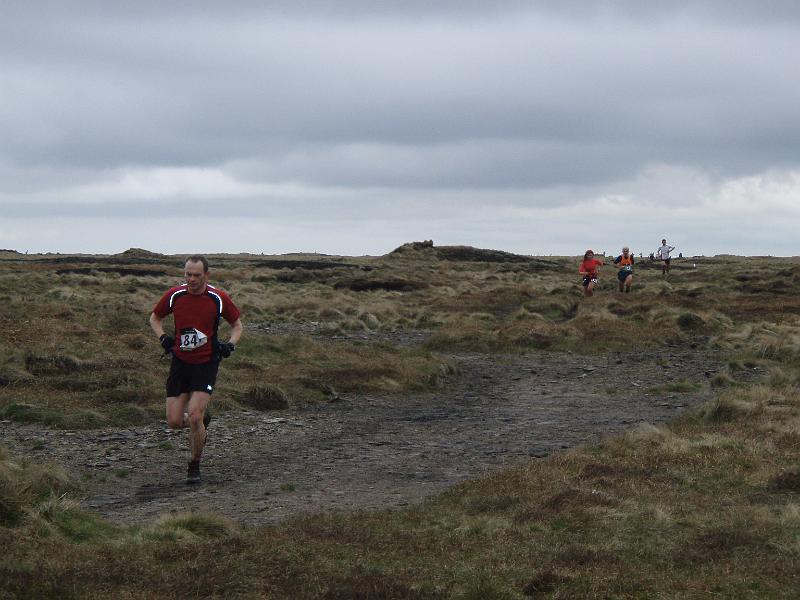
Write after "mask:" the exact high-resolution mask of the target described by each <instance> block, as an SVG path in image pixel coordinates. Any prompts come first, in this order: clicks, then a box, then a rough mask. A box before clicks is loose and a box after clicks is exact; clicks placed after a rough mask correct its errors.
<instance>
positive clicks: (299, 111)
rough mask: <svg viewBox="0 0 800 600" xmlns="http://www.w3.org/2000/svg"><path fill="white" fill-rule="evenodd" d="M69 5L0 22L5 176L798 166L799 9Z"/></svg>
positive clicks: (388, 175)
mask: <svg viewBox="0 0 800 600" xmlns="http://www.w3.org/2000/svg"><path fill="white" fill-rule="evenodd" d="M66 6H67V5H66V4H64V3H56V2H53V3H42V4H36V3H33V4H30V3H25V4H23V3H12V5H11V8H10V9H9V14H8V16H9V18H8V19H5V20H4V21H3V24H0V33H2V35H0V57H2V58H0V69H1V71H0V72H2V75H1V76H0V136H1V137H2V139H3V140H4V144H3V147H2V149H0V159H3V160H4V162H5V163H6V164H8V165H16V166H17V167H19V168H25V169H27V170H28V171H30V170H36V169H43V168H46V169H55V168H56V167H58V166H63V167H64V168H65V169H67V172H68V173H74V172H86V171H89V170H91V169H99V170H108V169H116V168H125V167H127V166H148V165H152V166H163V165H175V166H182V165H187V166H188V165H190V166H225V165H230V168H231V169H232V172H233V173H234V174H236V175H238V176H240V177H243V178H245V179H247V180H255V181H296V182H300V183H305V184H309V185H334V186H351V187H360V186H390V187H411V188H415V187H425V188H427V187H437V186H438V187H442V188H459V187H479V188H480V187H484V188H489V187H525V186H529V187H537V186H543V187H548V186H556V185H581V184H583V185H593V184H598V183H601V182H615V181H619V180H621V179H625V178H631V177H635V175H636V174H637V173H638V172H639V171H640V170H641V169H642V168H643V167H645V166H646V165H648V164H652V163H669V164H678V165H693V166H696V167H698V168H703V169H707V170H709V171H711V172H713V173H716V174H718V175H719V176H725V175H731V176H736V175H740V174H748V173H753V172H758V171H759V170H762V169H764V168H767V167H775V166H778V167H788V166H796V165H797V164H798V157H800V147H799V146H800V142H798V140H800V119H798V118H797V116H798V115H797V106H798V104H799V103H798V101H800V83H798V82H799V81H800V80H799V79H798V78H797V77H794V76H793V75H794V70H795V69H794V57H795V56H797V55H798V54H800V36H797V34H796V31H795V29H794V27H795V25H794V23H795V20H796V18H797V14H798V13H800V8H796V7H795V3H789V2H772V3H766V4H765V3H747V2H724V3H723V2H705V3H693V2H692V3H690V2H682V3H678V4H675V3H671V4H670V8H666V9H665V8H654V4H653V3H641V2H607V3H587V2H577V1H574V2H562V3H544V2H543V3H534V4H533V5H531V4H529V3H524V2H507V3H492V4H491V7H488V6H489V3H479V2H442V3H428V2H421V1H420V2H409V3H392V2H369V3H367V2H336V3H334V2H306V3H290V2H277V3H269V4H268V5H266V8H265V7H264V6H265V5H263V4H262V3H257V2H243V3H233V4H232V5H230V6H229V5H223V4H220V3H211V2H206V3H158V4H156V3H155V2H138V3H135V4H128V5H126V6H125V7H123V6H122V5H118V4H116V3H115V4H109V3H100V2H87V3H81V4H80V5H78V6H80V7H82V9H81V8H75V5H72V4H70V6H69V8H67V7H66ZM399 6H402V9H400V8H398V7H399ZM37 8H38V10H35V9H37ZM43 9H46V10H43ZM248 165H249V167H248ZM69 177H70V176H69V175H66V176H65V181H69ZM0 185H2V186H3V188H4V189H6V190H8V189H9V187H8V186H11V185H12V184H0ZM18 187H20V186H19V185H18Z"/></svg>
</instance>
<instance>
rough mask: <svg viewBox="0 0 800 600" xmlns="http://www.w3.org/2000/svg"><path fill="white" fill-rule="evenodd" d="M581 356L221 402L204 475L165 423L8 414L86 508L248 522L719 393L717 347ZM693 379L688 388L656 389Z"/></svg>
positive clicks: (428, 482)
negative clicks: (309, 397) (96, 426)
mask: <svg viewBox="0 0 800 600" xmlns="http://www.w3.org/2000/svg"><path fill="white" fill-rule="evenodd" d="M659 357H660V358H667V359H668V364H669V367H668V368H665V367H662V366H656V365H655V364H654V363H653V361H652V357H651V356H644V355H634V354H616V353H615V354H610V355H608V356H603V357H578V356H574V355H571V354H563V353H559V354H556V353H546V352H536V353H532V354H529V355H527V356H498V355H483V354H458V355H453V356H452V357H451V358H452V360H454V361H455V363H456V364H457V365H458V367H459V376H458V377H456V378H455V379H454V381H453V382H452V384H451V385H449V386H448V387H447V389H443V390H440V391H436V392H431V393H414V394H406V395H396V396H348V397H345V398H343V399H342V400H341V401H339V402H332V403H326V404H320V405H315V406H306V407H299V408H292V409H287V410H284V411H273V412H269V413H258V412H254V411H229V412H225V413H217V414H215V415H214V420H213V422H212V424H211V427H210V430H209V440H208V445H207V446H206V452H205V456H204V460H203V465H202V467H203V482H202V483H201V484H200V485H196V486H188V485H186V484H185V483H184V477H185V472H186V459H187V454H188V453H187V450H186V448H187V438H186V432H185V431H172V430H169V429H167V428H166V426H165V424H164V423H163V422H162V423H161V424H153V425H149V426H145V427H136V428H130V429H103V430H91V431H66V432H65V431H51V430H47V429H43V428H41V427H37V426H32V425H20V424H17V423H12V422H9V421H3V422H0V437H2V440H3V443H4V444H5V445H6V446H8V447H9V448H10V449H11V450H12V451H13V452H16V453H19V454H23V455H25V456H30V457H32V458H34V459H36V460H52V461H55V462H56V463H59V464H61V465H62V466H64V467H65V468H66V469H67V471H68V472H70V473H71V474H73V475H74V476H76V477H77V478H78V480H79V481H82V482H83V485H84V486H85V498H84V499H83V505H84V506H85V507H87V508H89V509H92V510H95V511H97V512H98V513H100V514H102V515H103V516H104V517H106V518H108V519H110V520H111V521H114V522H119V523H144V522H149V521H151V520H153V519H154V518H156V517H157V516H159V515H162V514H167V513H170V512H181V511H185V510H190V509H196V510H212V511H215V512H219V513H222V514H224V515H227V516H229V517H231V518H232V519H234V520H236V521H238V522H240V523H246V524H261V523H267V522H275V521H280V520H283V519H286V518H288V517H291V516H293V515H298V514H301V513H306V512H321V511H333V510H358V509H371V508H385V507H391V506H402V505H406V504H409V503H414V502H418V501H420V500H422V499H424V498H426V497H428V496H430V495H432V494H435V493H437V492H440V491H442V490H444V489H445V488H447V487H449V486H452V485H453V484H455V483H458V482H461V481H464V480H467V479H470V478H474V477H477V476H480V475H482V474H486V473H490V472H493V471H496V470H498V469H502V468H504V467H508V466H512V465H518V464H521V463H523V462H525V461H529V460H531V459H535V457H543V456H546V455H548V454H551V453H553V452H557V451H559V450H560V449H562V448H568V447H571V446H575V445H578V444H581V443H584V442H591V441H595V440H597V439H599V438H600V437H601V436H603V435H606V434H611V433H614V432H618V431H620V430H622V429H624V428H627V427H630V426H632V425H633V424H635V423H638V422H642V421H646V422H649V423H661V422H664V421H667V420H669V419H670V418H672V417H674V416H675V415H676V414H678V413H679V412H680V411H681V410H684V409H685V408H687V407H689V406H693V405H696V404H698V403H700V402H702V401H704V400H706V399H708V398H709V397H710V396H711V390H710V388H709V386H708V383H707V382H708V378H709V376H710V375H711V374H713V373H714V372H716V371H717V370H718V368H719V366H720V359H719V358H718V357H716V356H714V355H711V354H709V353H708V351H705V350H704V351H700V350H691V349H689V348H671V349H668V351H660V352H659ZM682 380H688V381H694V382H697V383H699V384H701V385H700V387H699V389H698V390H697V391H695V392H690V393H674V392H673V393H669V392H658V391H655V390H654V389H653V388H655V387H656V386H663V385H664V384H668V383H674V382H677V381H682Z"/></svg>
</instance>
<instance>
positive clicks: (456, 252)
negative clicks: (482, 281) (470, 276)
mask: <svg viewBox="0 0 800 600" xmlns="http://www.w3.org/2000/svg"><path fill="white" fill-rule="evenodd" d="M414 255H426V256H433V257H436V258H438V259H440V260H449V261H454V262H490V263H529V262H531V261H533V260H535V259H534V258H532V257H530V256H524V255H522V254H514V253H512V252H505V251H503V250H491V249H487V248H475V247H473V246H434V244H433V240H425V241H423V242H409V243H407V244H403V245H402V246H400V247H398V248H395V249H394V250H392V252H390V253H389V256H395V257H397V256H414Z"/></svg>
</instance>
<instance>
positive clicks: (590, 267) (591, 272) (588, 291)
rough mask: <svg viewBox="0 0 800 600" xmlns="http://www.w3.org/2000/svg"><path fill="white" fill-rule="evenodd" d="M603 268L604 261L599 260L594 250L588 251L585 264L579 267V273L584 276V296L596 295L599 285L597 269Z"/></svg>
mask: <svg viewBox="0 0 800 600" xmlns="http://www.w3.org/2000/svg"><path fill="white" fill-rule="evenodd" d="M602 266H603V261H602V260H597V259H596V258H595V257H594V252H593V251H592V250H587V251H586V253H585V254H584V255H583V262H582V263H581V264H580V266H579V267H578V273H580V274H581V275H583V295H584V296H591V295H593V294H594V286H595V285H597V269H598V268H599V267H602Z"/></svg>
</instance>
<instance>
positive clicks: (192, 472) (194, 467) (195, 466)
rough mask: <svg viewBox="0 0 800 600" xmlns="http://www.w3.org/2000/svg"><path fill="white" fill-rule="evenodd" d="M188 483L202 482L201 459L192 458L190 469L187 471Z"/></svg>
mask: <svg viewBox="0 0 800 600" xmlns="http://www.w3.org/2000/svg"><path fill="white" fill-rule="evenodd" d="M186 483H200V461H199V460H190V461H189V469H188V471H187V472H186Z"/></svg>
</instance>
